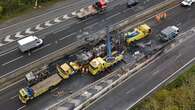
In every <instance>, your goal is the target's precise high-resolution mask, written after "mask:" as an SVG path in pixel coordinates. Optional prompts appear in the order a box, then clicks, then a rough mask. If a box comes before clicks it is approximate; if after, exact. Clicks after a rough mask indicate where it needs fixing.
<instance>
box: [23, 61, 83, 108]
mask: <svg viewBox="0 0 195 110" xmlns="http://www.w3.org/2000/svg"><path fill="white" fill-rule="evenodd" d="M76 69H79V66H78V65H77V64H76V63H74V62H70V66H69V65H68V64H67V63H64V64H62V65H61V66H57V70H58V71H59V72H58V73H56V74H53V75H51V76H49V77H48V78H46V79H45V80H42V81H41V82H39V83H37V84H35V85H33V86H31V87H26V88H22V89H20V90H19V99H20V101H21V102H22V103H24V104H26V103H27V102H28V101H29V100H31V99H34V98H35V97H38V96H39V95H41V94H43V93H45V92H47V91H48V90H49V89H51V88H53V87H54V86H56V85H58V84H59V83H60V82H62V81H63V79H67V78H69V76H70V75H72V74H74V73H75V72H76V71H75V70H76Z"/></svg>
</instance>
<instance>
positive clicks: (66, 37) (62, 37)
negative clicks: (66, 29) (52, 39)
mask: <svg viewBox="0 0 195 110" xmlns="http://www.w3.org/2000/svg"><path fill="white" fill-rule="evenodd" d="M74 34H76V32H74V33H71V34H69V35H67V36H65V37H62V38H60V39H59V40H64V39H65V38H67V37H70V36H72V35H74Z"/></svg>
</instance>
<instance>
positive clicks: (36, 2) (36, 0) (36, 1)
mask: <svg viewBox="0 0 195 110" xmlns="http://www.w3.org/2000/svg"><path fill="white" fill-rule="evenodd" d="M37 6H38V0H35V8H36V7H37Z"/></svg>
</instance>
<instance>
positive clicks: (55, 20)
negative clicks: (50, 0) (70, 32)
mask: <svg viewBox="0 0 195 110" xmlns="http://www.w3.org/2000/svg"><path fill="white" fill-rule="evenodd" d="M54 22H56V23H60V22H62V21H61V20H59V17H58V18H56V19H54Z"/></svg>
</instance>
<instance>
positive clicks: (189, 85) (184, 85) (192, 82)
mask: <svg viewBox="0 0 195 110" xmlns="http://www.w3.org/2000/svg"><path fill="white" fill-rule="evenodd" d="M131 110H195V65H193V66H192V67H191V68H190V69H189V70H188V71H186V72H184V74H182V75H181V76H179V77H178V78H176V80H174V81H173V82H172V83H170V84H168V85H167V86H166V87H162V88H161V89H160V90H158V91H157V92H156V93H154V94H153V95H151V96H149V97H148V98H147V99H145V100H143V101H142V102H140V103H138V104H137V105H135V107H133V108H132V109H131Z"/></svg>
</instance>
